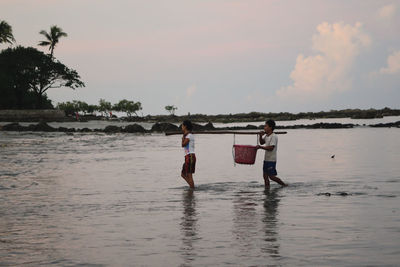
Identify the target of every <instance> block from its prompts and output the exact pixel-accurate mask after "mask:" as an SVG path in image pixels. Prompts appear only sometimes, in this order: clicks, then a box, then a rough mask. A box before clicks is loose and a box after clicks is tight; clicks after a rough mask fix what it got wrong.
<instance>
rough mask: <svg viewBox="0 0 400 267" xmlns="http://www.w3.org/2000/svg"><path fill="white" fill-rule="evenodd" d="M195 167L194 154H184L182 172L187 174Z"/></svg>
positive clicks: (192, 171)
mask: <svg viewBox="0 0 400 267" xmlns="http://www.w3.org/2000/svg"><path fill="white" fill-rule="evenodd" d="M195 169H196V155H195V154H193V153H191V154H187V155H186V156H185V163H183V166H182V174H183V175H184V176H187V174H188V173H194V171H195Z"/></svg>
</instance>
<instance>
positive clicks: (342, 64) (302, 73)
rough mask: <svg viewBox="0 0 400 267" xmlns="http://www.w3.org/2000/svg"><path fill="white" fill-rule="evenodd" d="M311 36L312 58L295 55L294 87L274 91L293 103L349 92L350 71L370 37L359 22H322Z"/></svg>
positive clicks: (291, 75)
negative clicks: (293, 99) (314, 52)
mask: <svg viewBox="0 0 400 267" xmlns="http://www.w3.org/2000/svg"><path fill="white" fill-rule="evenodd" d="M317 31H318V33H317V34H315V35H314V36H313V37H312V49H313V50H314V51H316V52H317V54H316V55H314V56H308V57H306V56H304V55H303V54H300V55H298V56H297V59H296V65H295V67H294V70H293V71H292V72H291V74H290V78H291V79H292V80H293V84H292V85H289V86H286V87H282V88H281V89H279V90H278V91H277V95H278V97H281V98H295V99H296V100H301V99H303V100H306V99H310V98H312V99H323V98H327V97H329V96H330V95H331V94H333V93H335V92H340V91H344V90H349V89H351V75H350V74H351V71H352V68H353V65H354V61H355V59H356V57H357V55H358V54H359V53H360V52H361V50H362V48H364V47H367V46H369V44H370V42H371V41H370V37H369V36H368V35H367V34H366V33H364V32H363V29H362V25H361V23H359V22H358V23H356V24H355V25H354V26H351V25H349V24H344V23H342V22H341V23H334V24H329V23H327V22H324V23H321V24H320V25H318V26H317Z"/></svg>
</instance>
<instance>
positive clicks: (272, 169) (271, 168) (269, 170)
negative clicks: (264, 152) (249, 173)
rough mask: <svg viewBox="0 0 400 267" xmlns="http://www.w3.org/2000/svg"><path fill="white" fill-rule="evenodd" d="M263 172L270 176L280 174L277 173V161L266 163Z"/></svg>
mask: <svg viewBox="0 0 400 267" xmlns="http://www.w3.org/2000/svg"><path fill="white" fill-rule="evenodd" d="M263 171H264V173H266V174H268V175H272V176H275V175H277V174H278V173H277V171H276V161H264V166H263Z"/></svg>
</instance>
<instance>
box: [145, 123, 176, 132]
mask: <svg viewBox="0 0 400 267" xmlns="http://www.w3.org/2000/svg"><path fill="white" fill-rule="evenodd" d="M179 129H180V128H179V127H178V126H176V125H175V124H172V123H166V122H163V123H158V122H157V123H155V124H154V125H153V127H151V131H152V132H174V131H179Z"/></svg>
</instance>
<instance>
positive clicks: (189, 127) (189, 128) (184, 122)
mask: <svg viewBox="0 0 400 267" xmlns="http://www.w3.org/2000/svg"><path fill="white" fill-rule="evenodd" d="M182 124H183V125H185V127H186V129H188V131H192V130H193V124H192V122H191V121H189V120H186V121H183V123H182Z"/></svg>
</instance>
